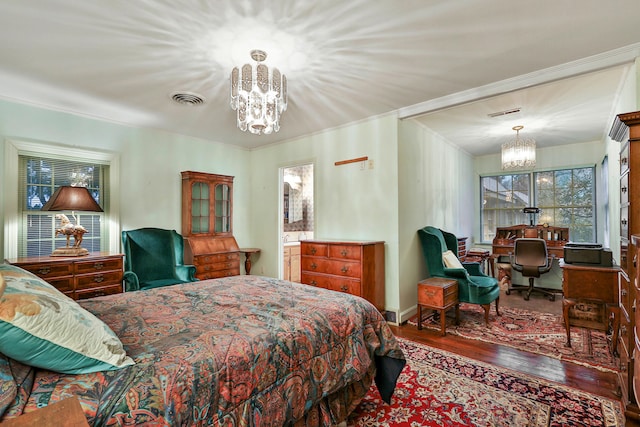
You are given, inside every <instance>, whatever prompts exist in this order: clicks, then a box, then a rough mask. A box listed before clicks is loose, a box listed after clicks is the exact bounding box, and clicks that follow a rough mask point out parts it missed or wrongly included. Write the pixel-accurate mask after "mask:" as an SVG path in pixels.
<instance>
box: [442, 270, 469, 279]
mask: <svg viewBox="0 0 640 427" xmlns="http://www.w3.org/2000/svg"><path fill="white" fill-rule="evenodd" d="M444 274H445V275H446V276H448V277H459V278H461V279H466V278H467V276H468V272H467V270H466V269H464V268H447V267H445V268H444Z"/></svg>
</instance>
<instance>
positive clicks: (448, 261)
mask: <svg viewBox="0 0 640 427" xmlns="http://www.w3.org/2000/svg"><path fill="white" fill-rule="evenodd" d="M442 261H443V262H444V265H445V267H447V268H464V267H463V266H462V264H460V260H459V259H458V257H457V256H456V255H455V254H454V253H453V252H451V251H446V252H443V253H442Z"/></svg>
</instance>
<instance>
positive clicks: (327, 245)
mask: <svg viewBox="0 0 640 427" xmlns="http://www.w3.org/2000/svg"><path fill="white" fill-rule="evenodd" d="M300 252H301V260H300V264H301V270H302V273H301V282H302V283H305V284H307V285H312V286H318V287H321V288H325V289H331V290H334V291H340V292H346V293H349V294H352V295H357V296H359V297H362V298H364V299H366V300H367V301H369V302H371V303H372V304H373V305H375V306H376V308H377V309H378V310H379V311H380V312H384V309H385V301H384V297H385V295H384V294H385V288H384V280H385V277H384V274H385V273H384V242H355V241H324V240H304V241H302V242H301V243H300Z"/></svg>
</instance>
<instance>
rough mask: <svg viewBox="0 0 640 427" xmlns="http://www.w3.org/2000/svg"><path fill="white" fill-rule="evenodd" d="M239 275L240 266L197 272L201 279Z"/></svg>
mask: <svg viewBox="0 0 640 427" xmlns="http://www.w3.org/2000/svg"><path fill="white" fill-rule="evenodd" d="M239 275H240V267H238V268H230V269H225V270H211V271H205V272H202V273H201V272H200V271H198V273H197V274H196V277H197V278H198V279H200V280H207V279H217V278H220V277H229V276H239Z"/></svg>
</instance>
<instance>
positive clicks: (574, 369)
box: [391, 324, 619, 399]
mask: <svg viewBox="0 0 640 427" xmlns="http://www.w3.org/2000/svg"><path fill="white" fill-rule="evenodd" d="M391 329H392V331H393V332H394V333H395V334H396V336H398V337H401V338H406V339H409V340H412V341H416V342H419V343H423V344H427V345H430V346H432V347H436V348H439V349H442V350H446V351H450V352H452V353H456V354H460V355H462V356H466V357H469V358H472V359H475V360H479V361H482V362H485V363H490V364H493V365H496V366H501V367H503V368H507V369H512V370H515V371H519V372H522V373H525V374H529V375H534V376H537V377H540V378H544V379H547V380H549V381H553V382H555V383H559V384H563V385H566V386H568V387H573V388H577V389H579V390H583V391H586V392H588V393H593V394H597V395H600V396H603V397H607V398H609V399H619V383H618V375H617V374H615V373H612V372H605V371H600V370H598V369H595V368H590V367H586V366H581V365H578V364H575V363H570V362H563V361H561V360H557V359H554V358H551V357H547V356H541V355H536V354H533V353H529V352H524V351H519V350H516V349H514V348H511V347H506V346H501V345H498V344H492V343H488V342H483V341H478V340H470V339H466V338H462V337H459V336H455V335H452V334H447V335H446V336H444V337H443V336H440V335H439V331H432V330H428V329H422V330H420V331H419V330H418V329H417V327H416V326H413V325H409V324H405V325H401V326H393V325H392V326H391Z"/></svg>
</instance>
